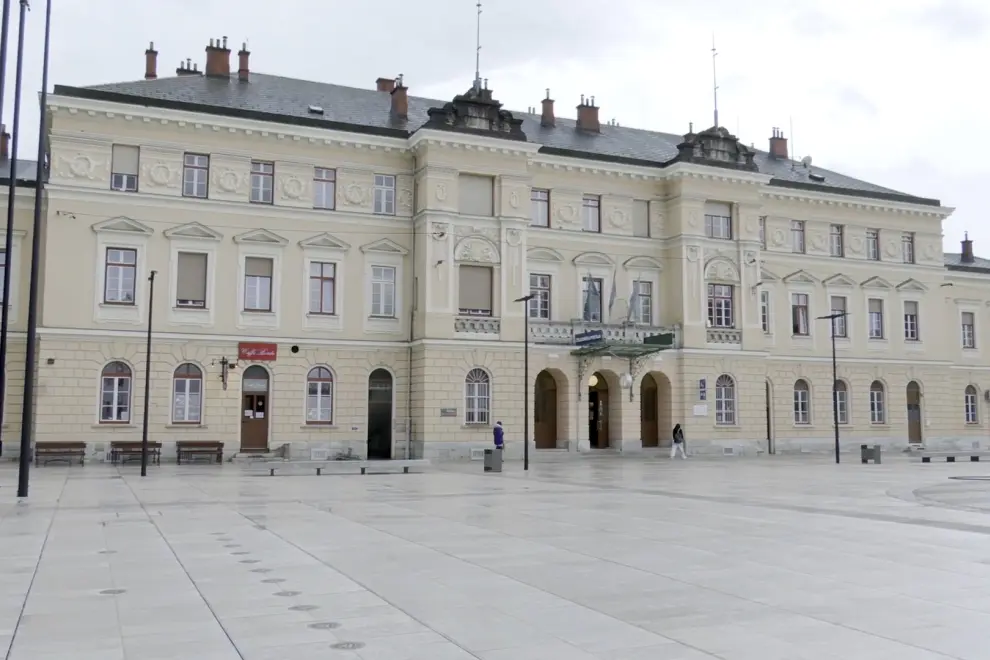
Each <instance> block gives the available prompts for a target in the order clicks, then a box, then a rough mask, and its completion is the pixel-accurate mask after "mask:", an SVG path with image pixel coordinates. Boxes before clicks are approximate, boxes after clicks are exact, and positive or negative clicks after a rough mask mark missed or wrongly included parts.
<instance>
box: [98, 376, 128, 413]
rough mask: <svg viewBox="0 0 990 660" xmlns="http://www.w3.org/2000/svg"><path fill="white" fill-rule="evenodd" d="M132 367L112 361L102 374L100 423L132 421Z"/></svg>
mask: <svg viewBox="0 0 990 660" xmlns="http://www.w3.org/2000/svg"><path fill="white" fill-rule="evenodd" d="M131 376H132V374H131V368H130V367H128V366H127V365H126V364H124V363H123V362H111V363H109V364H108V365H106V366H105V367H103V372H102V373H101V374H100V423H101V424H124V423H126V422H129V421H131V380H132V378H131Z"/></svg>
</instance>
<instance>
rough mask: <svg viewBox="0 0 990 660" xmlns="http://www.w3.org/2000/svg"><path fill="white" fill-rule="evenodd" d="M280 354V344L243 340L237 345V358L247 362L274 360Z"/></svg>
mask: <svg viewBox="0 0 990 660" xmlns="http://www.w3.org/2000/svg"><path fill="white" fill-rule="evenodd" d="M277 355H278V344H267V343H264V342H257V341H242V342H241V343H239V344H238V345H237V359H238V360H244V361H245V362H273V361H274V360H275V358H276V356H277Z"/></svg>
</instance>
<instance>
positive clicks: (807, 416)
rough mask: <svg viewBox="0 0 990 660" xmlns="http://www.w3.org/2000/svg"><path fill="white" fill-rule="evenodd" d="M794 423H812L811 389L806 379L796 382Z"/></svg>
mask: <svg viewBox="0 0 990 660" xmlns="http://www.w3.org/2000/svg"><path fill="white" fill-rule="evenodd" d="M794 423H795V424H810V423H811V389H810V388H809V387H808V381H806V380H799V381H797V382H796V383H794Z"/></svg>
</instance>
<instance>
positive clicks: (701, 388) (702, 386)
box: [698, 378, 708, 401]
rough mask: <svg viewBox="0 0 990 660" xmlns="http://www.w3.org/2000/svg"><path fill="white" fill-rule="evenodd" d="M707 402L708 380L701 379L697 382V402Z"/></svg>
mask: <svg viewBox="0 0 990 660" xmlns="http://www.w3.org/2000/svg"><path fill="white" fill-rule="evenodd" d="M707 400H708V379H707V378H702V379H701V380H699V381H698V401H707Z"/></svg>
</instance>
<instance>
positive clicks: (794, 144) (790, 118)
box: [788, 116, 797, 170]
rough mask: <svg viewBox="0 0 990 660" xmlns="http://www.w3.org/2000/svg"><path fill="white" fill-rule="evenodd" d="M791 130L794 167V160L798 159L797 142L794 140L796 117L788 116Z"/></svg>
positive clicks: (792, 164) (792, 162) (792, 166)
mask: <svg viewBox="0 0 990 660" xmlns="http://www.w3.org/2000/svg"><path fill="white" fill-rule="evenodd" d="M788 121H789V122H790V127H791V128H790V131H791V154H790V155H791V169H792V170H793V169H794V161H795V160H796V159H797V142H796V141H795V140H794V117H793V116H791V117H788Z"/></svg>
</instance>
